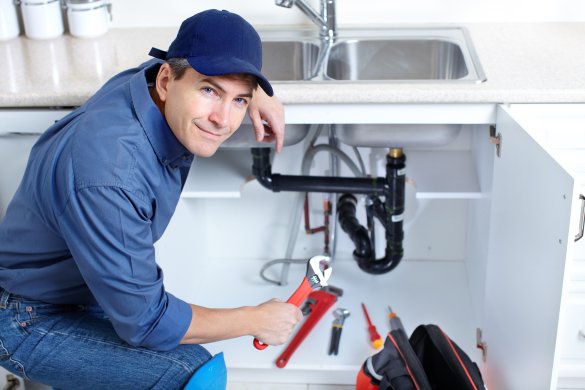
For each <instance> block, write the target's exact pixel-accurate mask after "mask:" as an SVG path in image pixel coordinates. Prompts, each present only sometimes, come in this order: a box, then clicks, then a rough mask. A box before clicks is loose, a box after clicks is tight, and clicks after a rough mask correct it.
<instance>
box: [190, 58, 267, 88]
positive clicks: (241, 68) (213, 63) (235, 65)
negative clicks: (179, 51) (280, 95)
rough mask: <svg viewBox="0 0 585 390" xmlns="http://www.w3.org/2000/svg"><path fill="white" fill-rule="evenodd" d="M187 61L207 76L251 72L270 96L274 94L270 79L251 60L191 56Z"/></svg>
mask: <svg viewBox="0 0 585 390" xmlns="http://www.w3.org/2000/svg"><path fill="white" fill-rule="evenodd" d="M187 61H189V64H191V66H192V67H193V69H195V70H196V71H197V72H199V73H201V74H204V75H206V76H223V75H226V74H236V73H245V74H250V75H252V76H255V77H256V79H257V80H258V85H259V86H260V88H262V89H263V90H264V92H266V94H267V95H268V96H273V95H274V91H273V90H272V85H270V82H269V81H268V79H267V78H266V77H264V75H263V74H262V73H261V72H260V70H259V69H258V68H256V67H255V66H254V65H252V64H250V63H249V62H246V61H242V60H240V59H238V58H233V57H229V58H217V57H213V58H211V57H189V58H187Z"/></svg>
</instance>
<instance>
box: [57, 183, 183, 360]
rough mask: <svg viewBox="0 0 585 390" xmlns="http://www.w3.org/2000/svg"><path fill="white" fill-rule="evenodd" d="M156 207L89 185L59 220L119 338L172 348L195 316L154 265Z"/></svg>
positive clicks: (116, 189) (114, 190)
mask: <svg viewBox="0 0 585 390" xmlns="http://www.w3.org/2000/svg"><path fill="white" fill-rule="evenodd" d="M153 207H155V206H154V205H151V204H149V203H148V202H146V201H144V200H143V199H142V198H140V197H139V196H137V195H136V194H133V193H132V192H130V191H127V190H125V189H123V188H121V187H119V186H87V187H84V188H81V189H78V190H77V191H75V192H73V193H71V194H70V198H69V200H68V202H67V206H66V207H65V209H64V211H63V213H62V214H61V215H60V217H59V218H58V220H59V225H60V228H61V231H62V234H63V237H64V239H65V241H66V242H67V246H68V248H69V250H70V251H71V254H72V256H73V259H74V261H75V263H76V265H77V267H78V268H79V271H80V273H81V275H82V277H83V279H84V281H85V282H86V283H87V285H88V287H89V289H90V291H91V293H92V294H93V296H94V297H95V299H96V301H97V303H98V304H99V305H100V306H101V307H102V309H103V310H104V312H105V313H106V315H108V316H109V318H110V320H111V322H112V324H113V326H114V329H115V330H116V332H117V333H118V335H119V336H120V338H122V339H123V340H124V341H126V342H128V343H129V344H131V345H135V346H143V347H146V348H150V349H155V350H170V349H173V348H175V347H176V346H177V345H179V343H180V341H181V339H182V338H183V336H184V335H185V333H186V332H187V329H188V327H189V324H190V322H191V317H192V314H191V308H190V306H189V304H187V303H186V302H184V301H182V300H180V299H178V298H177V297H175V296H173V295H172V294H170V293H168V292H166V291H165V288H164V284H163V273H162V270H161V269H160V267H158V265H157V263H156V261H155V250H154V242H153V236H152V231H151V223H152V221H151V218H152V215H153V212H152V209H153Z"/></svg>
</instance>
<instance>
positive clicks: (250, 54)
mask: <svg viewBox="0 0 585 390" xmlns="http://www.w3.org/2000/svg"><path fill="white" fill-rule="evenodd" d="M149 54H150V55H151V56H153V57H156V58H159V59H161V60H167V59H169V58H186V59H187V61H189V64H191V66H192V67H193V69H195V70H196V71H197V72H199V73H201V74H204V75H206V76H221V75H227V74H234V73H246V74H251V75H253V76H256V78H257V79H258V85H260V87H261V88H262V89H263V90H264V92H266V94H267V95H268V96H272V95H273V94H274V92H273V90H272V86H271V85H270V83H269V82H268V79H266V77H264V75H263V74H262V73H261V72H260V71H261V69H262V42H261V41H260V36H259V35H258V33H257V32H256V30H255V29H254V27H252V25H251V24H250V23H248V22H247V21H246V20H244V18H242V17H241V16H239V15H236V14H233V13H231V12H228V11H219V10H215V9H212V10H207V11H203V12H200V13H198V14H195V15H193V16H191V17H190V18H188V19H186V20H185V21H184V22H183V23H182V24H181V27H180V28H179V32H178V33H177V37H176V38H175V40H174V41H173V42H172V43H171V46H170V47H169V50H168V51H166V52H165V51H163V50H159V49H156V48H152V49H151V50H150V53H149Z"/></svg>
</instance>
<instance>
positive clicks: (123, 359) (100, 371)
mask: <svg viewBox="0 0 585 390" xmlns="http://www.w3.org/2000/svg"><path fill="white" fill-rule="evenodd" d="M151 54H152V55H153V56H155V57H157V58H159V59H154V60H151V61H149V62H147V63H145V64H143V65H141V66H140V67H138V68H135V69H130V70H127V71H125V72H122V73H120V74H118V75H117V76H115V77H114V78H112V79H111V80H110V81H108V82H107V83H106V84H105V85H104V86H103V87H102V88H101V89H100V90H99V91H98V92H97V93H96V94H95V95H94V96H93V97H92V98H90V99H89V100H88V101H87V102H86V103H85V104H84V105H83V106H82V107H80V108H79V109H77V110H75V111H74V112H72V113H71V114H70V115H68V116H66V117H65V118H63V119H62V120H60V121H59V122H57V123H56V124H55V125H54V126H52V127H50V128H49V129H48V130H47V131H46V132H45V133H44V134H43V135H42V136H41V137H40V139H39V140H38V142H37V143H36V144H35V146H34V147H33V149H32V151H31V155H30V158H29V162H28V165H27V168H26V172H25V174H24V177H23V179H22V182H21V185H20V186H19V188H18V190H17V192H16V194H15V196H14V198H13V200H12V201H11V203H10V205H9V207H8V209H7V213H6V216H5V218H4V219H3V220H2V222H1V223H0V365H2V366H3V367H5V368H7V369H8V370H10V371H12V372H14V373H15V374H17V375H20V376H22V377H24V378H30V379H32V380H34V381H38V382H42V383H46V384H49V385H51V386H53V387H55V388H66V389H77V388H92V389H96V388H108V389H118V388H128V389H143V388H144V389H146V388H156V389H178V388H182V387H183V386H184V385H185V384H186V383H187V382H188V381H189V379H190V378H191V376H192V375H193V373H194V372H195V371H196V370H197V368H198V367H199V366H200V365H202V364H204V363H205V362H206V361H208V360H209V359H210V355H209V353H208V352H207V351H206V350H205V349H204V348H203V347H201V346H200V345H199V344H202V343H206V342H212V341H217V340H223V339H229V338H234V337H240V336H246V335H249V336H254V337H256V338H258V339H259V340H260V341H262V342H264V343H267V344H273V345H276V344H282V343H284V342H285V341H286V339H287V338H288V336H289V335H290V333H291V331H292V329H293V328H294V326H295V325H296V324H297V323H298V321H300V320H301V319H302V315H301V313H300V310H299V309H298V308H297V307H295V306H293V305H291V304H288V303H284V302H280V301H278V300H270V301H268V302H265V303H262V304H260V305H258V306H254V307H240V308H234V309H212V308H205V307H201V306H197V305H193V304H187V303H186V302H184V301H182V300H180V299H178V298H177V297H174V296H173V295H171V294H169V293H168V292H166V291H165V289H164V285H163V277H162V272H161V270H160V269H159V267H158V266H157V265H156V262H155V256H154V247H153V244H154V242H155V241H156V240H158V238H160V236H161V235H162V234H163V231H164V230H165V228H166V226H167V224H168V222H169V220H170V218H171V216H172V214H173V212H174V210H175V207H176V205H177V202H178V199H179V195H180V192H181V189H182V186H183V184H184V183H185V179H186V177H187V174H188V171H189V168H190V165H191V162H192V160H193V158H194V156H197V157H208V156H211V155H213V154H214V153H215V151H216V150H217V148H218V147H219V146H220V144H221V143H222V142H223V141H225V140H226V139H227V138H228V137H229V136H230V135H232V134H233V133H234V132H235V131H236V129H237V128H238V127H239V126H240V124H241V123H242V120H243V119H244V116H245V114H246V112H249V115H250V117H251V119H252V122H253V124H254V128H255V131H256V134H257V138H258V139H259V140H262V139H265V140H266V139H268V140H272V139H274V140H275V142H276V149H277V150H280V148H281V147H282V137H283V127H284V125H283V110H282V106H281V104H280V103H279V102H278V101H277V100H275V98H271V97H270V96H272V94H273V92H272V87H271V86H270V83H269V82H268V80H267V79H266V78H265V77H264V76H263V75H262V74H261V72H260V69H261V62H262V56H261V43H260V39H259V36H258V34H257V33H256V31H255V30H254V29H253V27H252V26H251V25H250V24H249V23H247V22H246V21H245V20H244V19H242V18H241V17H239V16H237V15H235V14H232V13H229V12H227V11H217V10H209V11H205V12H201V13H199V14H196V15H194V16H192V17H191V18H189V19H187V20H185V21H184V22H183V24H182V25H181V27H180V29H179V32H178V35H177V37H176V39H175V40H174V41H173V42H172V44H171V46H170V48H169V50H168V52H163V51H161V50H158V49H153V50H152V51H151ZM257 85H258V86H259V87H260V88H258V89H256V86H257ZM263 121H266V122H267V123H268V124H269V125H270V126H271V128H272V134H269V135H268V136H266V134H265V133H264V132H265V129H264V125H263ZM195 163H196V162H195Z"/></svg>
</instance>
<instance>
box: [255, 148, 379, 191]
mask: <svg viewBox="0 0 585 390" xmlns="http://www.w3.org/2000/svg"><path fill="white" fill-rule="evenodd" d="M270 151H271V150H270V148H252V158H253V161H252V174H253V175H254V176H256V179H257V180H258V182H259V183H260V184H262V185H263V186H264V187H266V188H268V189H269V190H272V191H273V192H280V191H297V192H324V193H332V194H341V193H344V192H350V193H354V194H376V195H382V194H383V193H384V191H385V188H386V179H384V178H383V177H379V178H359V177H332V176H300V175H281V174H278V173H272V165H271V164H270Z"/></svg>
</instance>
